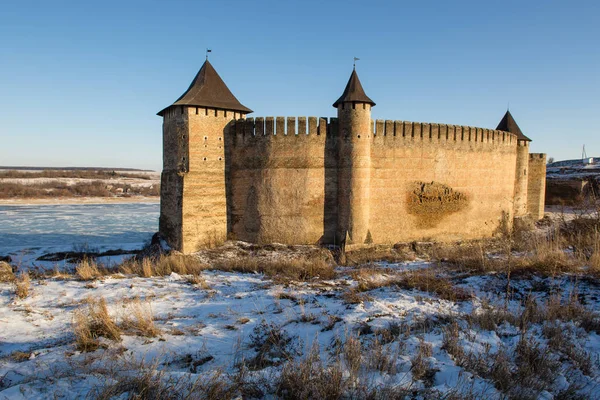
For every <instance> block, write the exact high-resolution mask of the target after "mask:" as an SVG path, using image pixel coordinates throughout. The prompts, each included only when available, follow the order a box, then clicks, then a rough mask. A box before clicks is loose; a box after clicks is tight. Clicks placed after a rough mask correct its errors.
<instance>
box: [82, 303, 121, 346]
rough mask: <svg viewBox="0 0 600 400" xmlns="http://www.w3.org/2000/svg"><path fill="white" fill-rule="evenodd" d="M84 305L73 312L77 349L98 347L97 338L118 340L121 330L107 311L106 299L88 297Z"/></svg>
mask: <svg viewBox="0 0 600 400" xmlns="http://www.w3.org/2000/svg"><path fill="white" fill-rule="evenodd" d="M86 303H87V304H86V305H85V306H83V307H82V308H80V309H79V310H77V311H76V312H75V315H74V324H73V325H74V330H75V343H76V347H77V350H79V351H84V352H88V351H94V350H96V349H97V348H98V347H100V342H99V340H98V338H100V337H104V338H106V339H110V340H115V341H119V340H121V330H120V329H119V327H118V326H117V324H116V323H115V321H114V320H113V318H112V317H111V316H110V314H109V313H108V308H107V306H106V300H104V298H102V297H101V298H100V299H99V300H94V299H92V298H88V299H87V301H86Z"/></svg>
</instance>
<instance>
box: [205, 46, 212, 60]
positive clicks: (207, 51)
mask: <svg viewBox="0 0 600 400" xmlns="http://www.w3.org/2000/svg"><path fill="white" fill-rule="evenodd" d="M208 53H212V50H211V49H208V48H207V49H206V61H208Z"/></svg>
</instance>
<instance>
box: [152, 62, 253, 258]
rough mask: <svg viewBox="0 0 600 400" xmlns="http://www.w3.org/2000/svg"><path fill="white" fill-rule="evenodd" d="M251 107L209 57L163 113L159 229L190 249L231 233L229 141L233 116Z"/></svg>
mask: <svg viewBox="0 0 600 400" xmlns="http://www.w3.org/2000/svg"><path fill="white" fill-rule="evenodd" d="M250 112H252V110H250V109H249V108H246V107H244V106H243V105H242V104H241V103H240V102H239V101H238V100H237V99H236V98H235V96H234V95H233V94H232V93H231V91H230V90H229V89H228V88H227V86H226V85H225V83H224V82H223V80H222V79H221V77H220V76H219V74H218V73H217V72H216V70H215V69H214V68H213V66H212V65H211V64H210V63H209V62H208V60H207V61H206V62H205V63H204V64H203V65H202V68H200V71H199V72H198V74H197V75H196V77H195V78H194V80H193V81H192V83H191V85H190V87H189V88H188V90H187V91H186V92H185V93H184V94H183V95H181V97H179V98H178V99H177V100H176V101H175V103H173V104H172V105H170V106H168V107H167V108H165V109H163V110H162V111H160V112H159V113H158V115H159V116H161V117H163V170H162V174H161V194H160V197H161V202H160V219H159V230H160V232H161V234H162V235H163V236H164V237H165V239H166V240H167V242H168V243H169V245H170V246H171V247H173V248H174V249H176V250H179V251H181V252H183V253H191V252H194V251H196V250H198V249H200V248H202V247H207V246H210V245H214V244H216V242H219V241H221V240H224V239H226V237H227V197H226V192H227V188H226V157H225V156H226V146H227V144H226V142H227V133H228V131H229V129H232V121H235V120H236V119H240V118H244V117H245V115H246V114H248V113H250Z"/></svg>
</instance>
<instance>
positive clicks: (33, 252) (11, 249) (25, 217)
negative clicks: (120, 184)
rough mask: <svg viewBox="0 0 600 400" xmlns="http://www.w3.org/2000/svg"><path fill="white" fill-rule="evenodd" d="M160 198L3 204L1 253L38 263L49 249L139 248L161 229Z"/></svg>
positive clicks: (16, 260) (22, 261) (0, 209)
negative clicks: (106, 202)
mask: <svg viewBox="0 0 600 400" xmlns="http://www.w3.org/2000/svg"><path fill="white" fill-rule="evenodd" d="M158 216H159V204H158V203H141V204H140V203H137V204H136V203H134V204H131V203H129V204H69V205H18V206H16V205H15V206H13V205H10V206H0V256H6V255H10V256H11V258H12V259H13V262H14V263H15V264H17V265H18V264H34V265H40V263H37V262H35V259H36V258H37V257H38V256H39V255H41V254H45V253H50V252H56V251H72V250H82V249H93V250H100V251H104V250H111V249H138V248H141V247H142V246H143V244H144V243H145V242H147V241H149V240H150V238H151V237H152V235H153V234H154V232H156V231H157V230H158Z"/></svg>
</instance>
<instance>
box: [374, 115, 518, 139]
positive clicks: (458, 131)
mask: <svg viewBox="0 0 600 400" xmlns="http://www.w3.org/2000/svg"><path fill="white" fill-rule="evenodd" d="M372 132H373V140H374V141H375V142H380V141H382V140H384V139H385V140H384V142H386V141H388V140H389V139H392V140H395V139H410V140H429V141H431V142H433V141H443V142H452V141H454V142H459V141H463V142H474V143H493V144H502V145H512V144H514V143H516V142H517V138H516V135H514V134H512V133H509V132H504V131H498V130H494V129H486V128H477V127H473V126H464V125H450V124H436V123H428V122H412V121H391V120H381V119H378V120H375V121H373V131H372Z"/></svg>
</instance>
